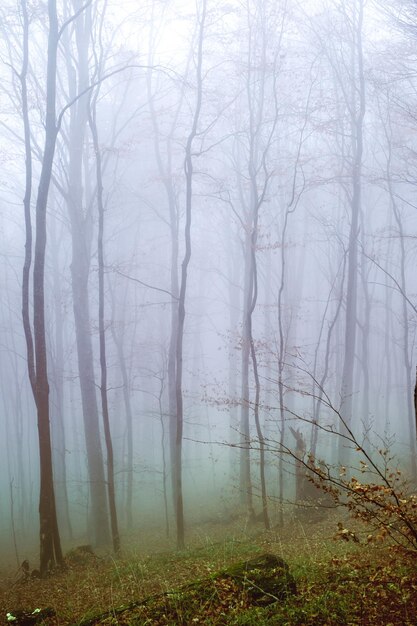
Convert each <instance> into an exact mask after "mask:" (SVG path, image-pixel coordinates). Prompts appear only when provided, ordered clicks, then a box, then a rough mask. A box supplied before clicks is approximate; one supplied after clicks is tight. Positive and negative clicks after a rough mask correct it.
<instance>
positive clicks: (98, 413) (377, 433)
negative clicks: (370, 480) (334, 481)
mask: <svg viewBox="0 0 417 626" xmlns="http://www.w3.org/2000/svg"><path fill="white" fill-rule="evenodd" d="M304 4H306V5H307V6H305V7H303V6H300V5H299V3H298V2H292V0H288V1H282V2H276V0H257V1H256V0H245V1H244V2H240V3H235V2H233V1H231V2H228V3H224V2H216V1H212V0H196V2H195V3H194V2H177V1H176V0H168V1H163V0H161V1H157V0H154V1H152V2H150V3H148V4H146V5H140V6H137V4H136V3H133V2H128V1H127V0H122V1H121V2H117V3H112V2H105V1H101V0H91V1H90V2H87V3H86V4H84V5H83V3H82V2H81V1H78V0H58V1H57V2H56V11H57V24H58V27H57V29H56V31H53V24H54V18H53V14H54V10H55V9H54V7H55V1H54V0H49V2H48V3H46V2H29V1H27V0H21V2H14V1H12V0H3V2H2V3H1V8H0V28H1V37H0V58H1V64H0V72H1V85H0V94H1V95H0V134H1V146H2V147H1V152H0V156H1V171H0V254H1V268H2V271H1V275H0V281H1V290H0V373H1V375H0V386H1V387H0V388H1V411H0V423H1V432H2V433H3V436H2V437H1V440H0V493H1V498H0V532H1V534H0V549H1V552H2V555H4V559H3V560H4V565H14V564H15V563H16V561H17V563H19V562H20V561H21V560H22V558H23V557H24V556H25V554H27V553H28V551H32V552H35V553H36V551H37V549H38V543H39V532H40V530H39V510H38V509H39V493H40V490H41V495H42V489H41V482H40V475H41V467H42V465H41V464H40V460H41V459H42V458H44V459H46V461H45V465H44V470H42V471H44V472H45V473H44V474H43V477H44V480H45V481H46V482H45V483H44V487H43V488H44V489H46V491H44V492H43V493H44V497H45V498H46V500H44V503H45V502H47V504H46V505H45V506H46V508H45V509H44V513H43V514H42V511H41V519H44V520H45V519H47V520H49V522H47V523H46V527H49V528H51V526H50V524H51V519H53V514H54V512H53V509H54V507H53V506H51V504H50V503H51V498H52V497H53V489H51V486H50V485H49V486H48V485H47V486H46V487H45V485H46V483H47V478H45V477H47V476H49V475H50V474H49V473H48V472H49V470H48V468H47V465H48V463H47V458H48V450H47V448H48V445H47V441H48V438H49V433H48V425H49V424H50V440H51V442H52V462H53V463H52V464H53V478H54V497H55V499H56V508H57V518H58V529H59V533H60V538H61V542H62V545H63V546H64V547H66V546H71V545H74V544H77V543H78V544H79V543H91V544H92V545H94V546H109V545H110V543H111V542H110V537H111V536H113V540H114V537H115V532H114V531H115V527H114V519H113V518H112V522H110V517H109V515H110V513H109V503H110V504H111V500H112V495H111V488H112V486H113V487H114V502H115V510H116V513H117V522H118V529H117V532H118V533H120V538H121V544H122V546H123V541H124V537H125V536H126V535H127V534H128V533H132V532H133V531H134V532H135V533H136V534H138V535H140V532H141V528H146V527H150V526H152V527H155V528H160V532H161V534H165V533H166V532H169V534H170V536H171V537H173V538H176V539H177V543H178V545H179V547H181V546H183V545H184V542H186V540H187V529H188V527H189V526H190V525H198V524H200V523H203V522H204V520H207V519H214V518H216V519H217V518H218V519H220V520H224V521H227V519H229V518H230V517H231V516H232V515H234V514H235V512H236V511H239V512H241V513H242V515H247V516H248V519H249V520H251V521H253V522H255V520H256V519H257V518H258V521H259V514H260V513H261V512H262V513H263V514H264V518H263V521H264V522H265V521H266V512H267V513H268V520H269V523H272V524H275V523H282V522H283V521H285V519H286V518H287V517H288V515H291V514H292V513H291V510H292V509H291V507H292V505H293V504H295V503H296V501H297V499H298V495H299V494H298V495H297V485H296V476H295V475H296V467H297V464H296V461H297V458H298V461H299V460H300V455H301V460H304V461H305V462H307V461H306V460H307V459H308V458H310V460H312V459H313V458H314V459H318V460H320V461H321V462H322V463H325V464H327V466H328V467H329V468H330V467H333V468H336V471H337V468H338V465H339V464H341V465H343V466H351V467H352V468H355V467H357V466H358V465H359V463H360V458H359V455H358V454H357V451H358V450H359V451H360V449H361V448H362V447H363V448H364V449H365V450H366V451H367V452H368V453H369V455H370V456H371V457H372V455H378V450H381V449H385V448H389V449H390V453H391V454H392V456H393V457H394V460H393V464H394V465H395V466H397V463H399V464H400V466H401V468H402V470H403V471H404V472H405V474H406V475H407V476H409V477H410V479H412V478H415V477H416V446H415V440H416V433H415V406H414V401H413V394H414V385H415V363H416V360H415V338H416V284H415V264H416V245H415V243H416V239H415V237H416V232H417V214H416V205H415V169H416V145H415V141H416V128H417V127H416V122H415V115H414V112H413V111H414V109H415V89H416V82H415V72H414V69H413V67H414V66H415V61H416V59H415V49H414V48H415V46H414V39H413V38H414V34H411V35H410V32H409V30H408V29H407V28H406V26H404V22H405V21H406V18H407V13H404V18H403V19H402V20H399V19H397V17H398V15H397V14H396V15H397V17H395V16H394V15H393V14H392V13H390V12H387V11H385V10H382V9H381V8H380V7H379V6H378V4H373V3H370V2H367V3H365V2H363V0H354V1H353V0H351V1H350V2H340V3H335V2H331V1H330V0H329V2H326V1H325V0H323V1H321V0H318V1H314V2H307V3H304ZM48 11H49V12H48ZM401 15H403V14H401ZM51 33H52V35H51ZM54 55H55V56H56V67H55V68H54V66H53V60H52V61H51V59H53V58H54ZM53 83H54V84H53ZM50 157H51V159H52V160H51V169H50V171H49V178H48V172H47V171H46V170H47V167H48V159H50ZM45 181H47V182H45ZM24 198H26V200H25V202H26V204H25V202H24ZM42 199H44V200H45V205H44V218H45V223H44V226H45V229H46V248H45V250H46V252H45V259H44V268H43V266H42V263H43V261H42V236H41V235H42V232H43V231H42V229H43V226H42V223H41V219H42V211H43V209H42ZM25 206H26V207H27V208H28V211H27V213H26V220H25V211H24V208H25ZM29 215H30V217H31V220H28V216H29ZM30 235H32V237H33V242H32V248H31V246H30V245H29V243H28V242H29V241H30ZM30 248H31V249H30ZM25 250H26V257H25ZM37 255H39V256H37ZM25 258H26V268H27V277H28V283H27V286H26V287H25V279H24V264H25ZM41 267H42V268H43V269H44V272H43V274H42V275H41V274H38V275H37V274H36V272H37V271H40V269H39V268H41ZM34 268H35V270H34ZM34 281H35V282H34ZM100 281H101V282H100ZM100 285H101V289H100ZM42 287H43V289H42V293H43V290H44V307H43V295H41V291H40V290H41V288H42ZM25 289H26V291H25ZM22 293H23V302H24V299H25V294H26V296H27V305H28V308H27V311H26V312H27V319H28V323H29V329H28V328H26V332H25V329H24V325H23V323H22V307H23V318H24V316H25V312H24V304H23V305H22ZM42 320H43V321H44V332H43V331H42V323H41V321H42ZM31 338H32V339H31ZM42 338H43V342H44V344H45V345H44V347H45V358H46V363H47V377H45V378H43V374H46V371H45V372H44V368H43V365H42V363H43V361H42V354H43V352H42V345H43V342H42ZM31 346H32V347H31ZM33 346H34V357H33V355H32V356H30V350H31V349H32V350H33ZM104 349H105V353H104V352H103V350H104ZM28 350H29V352H28ZM28 354H29V356H28ZM31 360H32V365H33V370H32V372H33V374H32V375H33V376H34V378H32V380H33V381H34V389H32V388H31V383H30V363H31ZM28 361H29V371H28ZM103 376H104V378H103ZM45 385H46V386H45ZM48 385H49V396H48ZM42 390H43V391H42ZM44 392H45V393H44ZM104 392H106V393H104ZM45 397H46V398H47V402H46V404H47V406H48V407H49V408H48V410H46V408H45V403H44V400H45ZM107 408H108V411H107ZM103 413H104V421H103ZM107 413H108V422H109V432H108V433H107V436H106V414H107ZM39 424H40V427H39V428H38V426H39ZM346 433H348V434H349V436H352V437H353V441H354V442H356V443H352V439H348V438H346ZM297 435H298V439H297ZM297 441H298V445H297ZM109 444H111V446H110V447H109ZM300 445H301V447H300ZM308 455H311V457H309V456H308ZM295 457H296V458H295ZM113 465H114V467H113ZM45 468H46V469H45ZM109 470H110V472H109V473H108V471H109ZM352 471H354V470H353V469H352ZM262 477H263V478H264V479H263V478H262ZM109 487H110V490H109ZM45 494H46V495H45ZM41 499H42V498H41ZM267 509H268V511H267ZM45 511H47V513H45ZM49 515H51V516H52V517H51V518H49V517H48V516H49ZM42 516H43V517H42ZM48 524H49V526H48ZM52 526H53V522H52ZM110 526H111V528H112V532H109V530H108V529H110ZM54 533H55V534H54ZM52 534H53V535H54V537H55V539H53V540H52V542H53V544H54V548H50V549H51V553H48V556H47V557H45V558H46V561H45V563H46V562H49V560H53V557H54V553H55V556H57V541H56V532H55V531H53V533H52ZM113 546H114V543H113ZM58 560H59V550H58ZM41 561H42V557H41ZM45 563H44V567H46V565H45ZM41 568H42V562H41Z"/></svg>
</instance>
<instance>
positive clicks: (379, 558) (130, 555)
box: [0, 516, 417, 626]
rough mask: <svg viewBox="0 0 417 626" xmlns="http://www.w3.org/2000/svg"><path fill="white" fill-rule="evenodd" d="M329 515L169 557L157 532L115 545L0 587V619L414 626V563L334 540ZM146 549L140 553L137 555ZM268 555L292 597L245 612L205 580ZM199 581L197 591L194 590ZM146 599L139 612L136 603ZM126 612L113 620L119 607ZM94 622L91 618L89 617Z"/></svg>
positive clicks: (232, 586)
mask: <svg viewBox="0 0 417 626" xmlns="http://www.w3.org/2000/svg"><path fill="white" fill-rule="evenodd" d="M337 521H338V517H337V516H332V517H329V518H327V519H326V520H324V521H321V522H319V523H310V524H309V523H307V522H305V521H304V522H303V523H301V522H297V521H294V520H292V522H291V523H288V525H286V526H285V527H284V528H276V529H274V530H273V531H269V532H262V531H260V529H259V528H256V529H255V528H248V527H247V526H246V525H245V523H244V521H243V520H242V521H241V522H240V523H239V521H237V522H236V523H235V524H234V525H233V526H230V525H229V526H227V527H225V528H222V527H221V526H219V525H216V526H210V525H207V524H206V525H204V526H203V525H196V526H195V527H194V528H190V529H189V544H188V545H189V547H188V549H187V550H185V551H182V552H176V551H175V550H174V547H173V545H172V543H171V542H170V541H169V540H165V539H161V537H160V536H159V534H158V533H157V532H147V533H145V532H143V531H142V532H140V534H139V531H138V537H140V539H139V540H136V538H135V537H134V536H132V537H130V539H129V538H126V537H125V538H124V555H123V557H122V558H120V559H113V558H112V557H111V556H106V555H100V556H99V557H97V556H93V555H90V556H89V555H86V558H85V559H84V560H82V562H75V563H74V562H72V563H71V562H70V563H69V565H68V568H67V570H66V571H64V572H56V573H54V574H52V575H51V576H50V577H49V578H47V579H45V580H36V579H34V580H28V581H27V582H25V583H21V584H12V579H11V577H9V578H7V577H5V578H3V580H2V582H1V586H2V591H1V594H0V611H1V612H0V615H1V616H2V620H3V622H2V623H6V613H7V612H8V611H13V610H18V609H25V610H33V609H35V608H45V607H52V608H53V609H54V611H55V617H53V618H48V620H46V621H45V624H50V625H51V624H60V625H62V626H67V625H68V624H79V623H82V621H83V620H84V622H86V621H88V620H89V621H90V623H93V621H91V618H93V617H94V616H96V617H97V619H96V620H95V621H94V623H97V624H102V625H104V624H107V625H109V624H112V625H114V624H119V626H123V625H126V626H127V625H135V624H136V625H139V624H140V625H143V624H149V625H155V626H158V625H168V624H169V625H172V626H175V625H177V624H178V625H181V624H183V625H185V626H186V625H188V624H190V625H192V624H207V625H214V624H219V625H220V624H234V625H236V626H238V625H239V626H243V625H247V626H249V625H253V626H255V625H256V626H258V625H262V624H270V625H283V626H284V625H293V626H296V625H298V626H301V625H303V624H304V625H306V626H309V625H311V626H312V625H313V624H314V625H325V624H329V625H332V624H346V625H350V624H363V625H365V626H366V625H371V624H373V625H375V626H383V625H384V626H388V625H400V624H402V625H410V626H411V625H413V626H415V624H416V623H417V564H416V555H407V554H403V553H400V552H398V551H397V550H395V548H392V547H389V546H387V545H385V544H377V545H372V544H371V545H367V543H366V529H365V532H364V533H363V539H362V535H361V533H360V529H359V530H356V529H355V532H356V535H357V536H358V537H359V538H360V539H361V542H360V543H347V542H344V541H340V540H339V541H335V539H334V536H335V534H336V531H337ZM145 546H146V549H145ZM263 552H269V553H272V554H276V555H279V556H281V557H282V558H283V559H284V560H285V561H286V562H287V563H288V565H289V567H290V571H291V573H292V574H293V576H294V578H295V580H296V584H297V589H298V594H297V595H296V596H294V597H291V598H289V599H288V600H286V601H282V602H278V603H275V604H272V605H270V606H266V607H256V606H253V605H252V604H251V602H250V600H249V599H248V597H247V596H246V594H245V592H244V591H242V590H241V589H239V588H238V586H237V585H236V583H235V582H234V581H233V580H230V579H229V580H227V579H220V580H218V581H215V580H214V579H213V574H214V573H215V572H218V571H220V570H224V569H225V568H227V567H228V566H230V565H231V564H233V563H236V562H238V561H241V560H245V559H249V558H251V557H253V556H256V555H257V554H261V553H263ZM201 580H205V581H206V582H205V583H203V584H202V585H201V584H200V582H199V581H201ZM143 599H146V601H145V602H144V603H141V601H142V600H143ZM128 605H130V608H128V609H126V610H124V611H120V607H122V606H123V607H126V606H128ZM98 616H101V617H98Z"/></svg>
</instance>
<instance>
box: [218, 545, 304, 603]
mask: <svg viewBox="0 0 417 626" xmlns="http://www.w3.org/2000/svg"><path fill="white" fill-rule="evenodd" d="M219 576H225V577H229V578H231V579H232V580H234V581H235V582H236V583H237V584H238V585H239V586H240V587H242V589H243V590H244V591H245V592H246V594H247V595H248V597H249V599H250V601H251V603H253V604H258V605H259V604H261V605H266V604H272V603H273V602H276V601H277V600H283V599H285V598H286V597H287V596H289V595H293V594H295V593H297V588H296V584H295V580H294V578H293V577H292V575H291V574H290V572H289V568H288V565H287V563H285V561H284V560H283V559H281V558H280V557H278V556H275V555H274V554H261V555H260V556H256V557H254V558H252V559H249V560H248V561H243V562H241V563H237V564H235V565H232V566H231V567H229V568H228V569H227V570H225V571H224V572H222V573H221V574H219Z"/></svg>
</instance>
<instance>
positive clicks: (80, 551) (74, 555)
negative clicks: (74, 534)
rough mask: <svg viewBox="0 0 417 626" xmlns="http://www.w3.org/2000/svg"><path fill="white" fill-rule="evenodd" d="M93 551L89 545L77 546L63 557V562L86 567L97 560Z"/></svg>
mask: <svg viewBox="0 0 417 626" xmlns="http://www.w3.org/2000/svg"><path fill="white" fill-rule="evenodd" d="M97 558H98V557H97V556H96V555H95V554H94V550H93V548H92V547H91V546H90V545H83V546H77V547H76V548H73V549H72V550H70V551H69V552H67V553H66V555H65V562H66V563H67V564H68V565H88V564H89V563H91V562H94V561H96V560H97Z"/></svg>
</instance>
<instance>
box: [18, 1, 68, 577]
mask: <svg viewBox="0 0 417 626" xmlns="http://www.w3.org/2000/svg"><path fill="white" fill-rule="evenodd" d="M21 6H22V12H23V19H24V56H23V68H22V73H21V84H22V102H23V117H24V126H25V148H26V168H27V169H26V192H25V199H24V206H25V225H26V254H25V263H24V270H23V303H22V308H23V323H24V330H25V337H26V346H27V355H28V372H29V379H30V382H31V385H32V391H33V395H34V398H35V403H36V410H37V417H38V436H39V460H40V494H39V521H40V572H41V575H42V576H44V575H45V574H46V572H47V571H48V569H49V567H50V566H51V565H53V564H54V563H56V562H57V563H59V564H61V563H62V562H63V557H62V550H61V541H60V536H59V531H58V521H57V515H56V505H55V492H54V483H53V468H52V446H51V431H50V420H49V383H48V371H47V353H46V335H45V291H44V284H45V252H46V208H47V203H48V192H49V186H50V182H51V176H52V166H53V160H54V154H55V146H56V137H57V130H58V129H57V125H56V72H57V51H58V38H59V35H58V19H57V13H56V2H55V0H49V1H48V18H49V32H48V52H47V54H48V60H47V75H46V121H45V144H44V150H43V155H42V163H41V174H40V180H39V187H38V194H37V199H36V239H35V250H34V267H33V341H32V332H31V327H30V313H29V276H30V265H31V243H32V232H31V221H30V199H31V188H32V181H31V175H32V167H31V155H30V152H31V145H30V122H29V116H28V101H27V86H26V75H27V65H28V40H29V20H28V14H27V6H26V2H25V1H24V0H22V2H21Z"/></svg>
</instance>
